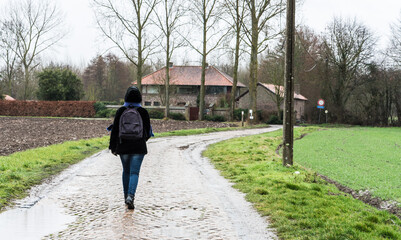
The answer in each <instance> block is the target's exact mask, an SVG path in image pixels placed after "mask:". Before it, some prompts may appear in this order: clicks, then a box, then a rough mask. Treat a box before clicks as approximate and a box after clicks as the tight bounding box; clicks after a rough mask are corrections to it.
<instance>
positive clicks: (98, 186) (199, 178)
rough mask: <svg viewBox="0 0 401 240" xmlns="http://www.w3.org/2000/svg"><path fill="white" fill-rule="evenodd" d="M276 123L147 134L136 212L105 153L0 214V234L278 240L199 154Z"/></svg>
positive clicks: (115, 162)
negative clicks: (215, 130) (161, 135)
mask: <svg viewBox="0 0 401 240" xmlns="http://www.w3.org/2000/svg"><path fill="white" fill-rule="evenodd" d="M278 128H279V127H271V128H266V129H249V130H241V131H231V132H219V133H211V134H204V135H197V136H185V137H168V138H157V139H151V140H150V141H149V142H148V143H149V144H148V148H149V154H148V155H147V156H145V159H144V162H143V165H142V169H141V173H140V180H139V186H138V190H137V193H136V201H135V206H136V209H135V211H131V210H127V209H126V207H125V205H124V202H123V194H122V184H121V164H120V160H119V158H118V157H115V156H113V155H112V154H110V153H108V152H107V151H103V152H101V153H100V154H97V155H95V156H92V157H91V158H88V159H86V160H84V161H83V162H81V163H79V164H77V165H75V166H73V167H72V168H70V169H68V170H66V171H65V172H63V173H62V174H61V175H60V176H58V177H57V178H55V179H54V180H53V181H52V182H51V183H49V184H44V185H42V186H39V187H38V188H36V189H35V190H34V191H33V192H32V194H31V196H30V197H29V198H27V199H24V200H22V201H20V202H19V204H18V205H19V208H17V209H14V210H11V211H8V212H5V213H3V214H0V232H1V233H2V237H7V236H8V237H11V238H7V239H40V238H43V237H44V236H45V237H44V238H45V239H53V238H55V239H163V240H164V239H225V240H227V239H276V237H275V235H274V233H273V231H271V230H269V229H268V228H267V227H268V222H267V220H266V219H265V218H262V217H260V216H259V215H258V214H257V212H256V211H255V210H254V209H253V208H252V206H251V205H250V204H249V203H248V202H246V201H245V200H244V194H242V193H239V192H238V191H236V190H235V189H233V188H231V184H230V183H229V182H228V181H227V180H225V179H224V178H223V177H221V176H220V175H219V173H218V171H217V170H215V169H214V168H213V167H212V165H211V164H210V163H209V162H208V160H207V159H205V158H202V157H201V152H202V151H203V150H204V149H205V148H206V146H207V145H208V144H211V143H214V142H218V141H221V140H224V139H228V138H232V137H238V136H245V135H251V134H258V133H262V132H267V131H274V130H276V129H278ZM7 214H8V215H7ZM5 219H6V220H5ZM13 220H15V221H13ZM1 226H3V227H1ZM50 233H52V234H50Z"/></svg>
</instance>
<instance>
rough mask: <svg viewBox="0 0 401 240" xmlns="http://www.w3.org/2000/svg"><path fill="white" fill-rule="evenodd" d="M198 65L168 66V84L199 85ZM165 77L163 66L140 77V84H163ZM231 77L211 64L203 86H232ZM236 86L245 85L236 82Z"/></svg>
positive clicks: (199, 70) (199, 71) (199, 72)
mask: <svg viewBox="0 0 401 240" xmlns="http://www.w3.org/2000/svg"><path fill="white" fill-rule="evenodd" d="M201 70H202V67H200V66H173V67H171V68H170V85H181V86H183V85H184V86H200V85H201ZM164 79H165V68H162V69H160V70H158V71H156V72H154V73H151V74H149V75H147V76H145V77H144V78H142V85H163V84H164ZM232 85H233V79H232V78H231V77H230V76H228V75H227V74H225V73H223V72H221V71H220V70H218V69H217V68H215V67H213V66H209V68H208V69H206V76H205V86H232ZM237 86H238V87H245V85H244V84H242V83H240V82H238V84H237Z"/></svg>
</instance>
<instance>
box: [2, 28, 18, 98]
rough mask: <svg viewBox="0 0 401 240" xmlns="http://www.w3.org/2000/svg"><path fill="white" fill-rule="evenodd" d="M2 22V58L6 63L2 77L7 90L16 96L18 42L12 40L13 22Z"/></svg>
mask: <svg viewBox="0 0 401 240" xmlns="http://www.w3.org/2000/svg"><path fill="white" fill-rule="evenodd" d="M0 24H1V26H0V59H1V60H2V62H3V63H4V70H3V71H2V72H3V74H1V76H0V77H1V78H2V81H5V87H4V88H5V92H6V93H8V94H9V95H11V96H14V97H15V93H14V88H13V85H14V77H15V71H16V67H17V55H16V54H15V52H14V49H16V45H17V44H18V43H17V42H14V41H13V40H12V39H13V36H12V31H11V28H10V27H11V23H10V22H2V23H0Z"/></svg>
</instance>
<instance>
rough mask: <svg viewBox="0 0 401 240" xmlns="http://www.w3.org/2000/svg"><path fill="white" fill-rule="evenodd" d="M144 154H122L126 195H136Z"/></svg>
mask: <svg viewBox="0 0 401 240" xmlns="http://www.w3.org/2000/svg"><path fill="white" fill-rule="evenodd" d="M144 157H145V155H144V154H122V155H120V158H121V163H122V165H123V188H124V196H125V197H127V196H128V194H129V195H135V192H136V188H137V186H138V179H139V171H140V170H141V165H142V160H143V158H144Z"/></svg>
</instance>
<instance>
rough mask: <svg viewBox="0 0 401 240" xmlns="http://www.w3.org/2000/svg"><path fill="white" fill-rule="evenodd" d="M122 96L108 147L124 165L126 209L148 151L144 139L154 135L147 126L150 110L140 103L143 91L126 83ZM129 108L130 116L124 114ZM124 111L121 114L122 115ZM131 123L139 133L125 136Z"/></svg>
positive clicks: (129, 203) (132, 207)
mask: <svg viewBox="0 0 401 240" xmlns="http://www.w3.org/2000/svg"><path fill="white" fill-rule="evenodd" d="M124 100H125V103H124V105H123V106H122V107H120V108H119V109H118V110H117V112H116V116H115V118H114V122H113V125H112V128H111V129H112V130H111V136H110V145H109V149H110V150H111V152H112V153H113V154H114V155H117V154H118V155H120V159H121V163H122V166H123V173H122V180H123V189H124V199H125V204H126V205H127V206H128V209H134V208H135V206H134V199H135V192H136V189H137V186H138V179H139V172H140V169H141V165H142V161H143V158H144V156H145V154H147V153H148V151H147V147H146V142H147V140H148V139H149V138H150V137H151V136H153V133H152V130H151V129H152V128H151V126H150V118H149V114H148V112H147V111H146V109H144V108H142V107H141V102H142V95H141V92H140V91H139V89H138V88H137V87H134V86H132V87H129V88H128V89H127V92H126V94H125V98H124ZM132 109H134V110H132ZM135 110H136V111H135ZM128 112H131V113H132V114H131V116H133V117H127V116H128ZM123 113H124V116H122V115H123ZM138 113H139V115H138ZM135 114H136V115H138V116H137V119H136V118H135ZM122 120H123V121H122ZM129 121H134V122H135V121H137V122H138V124H137V123H136V122H135V123H134V124H132V123H129ZM141 121H142V123H140V122H141ZM127 122H128V123H127ZM132 125H136V126H137V127H136V128H140V129H139V132H138V131H137V132H136V133H135V134H137V135H139V137H138V136H133V137H132V136H131V137H127V135H128V133H127V134H126V132H128V131H129V130H127V129H128V128H130V126H132ZM140 125H142V126H140ZM123 126H128V127H123ZM135 134H134V135H135Z"/></svg>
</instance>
